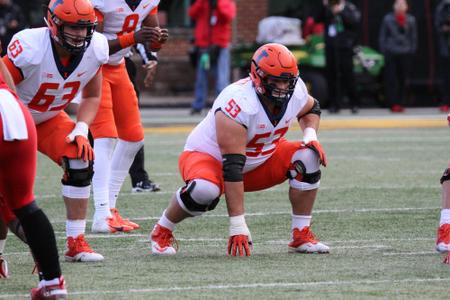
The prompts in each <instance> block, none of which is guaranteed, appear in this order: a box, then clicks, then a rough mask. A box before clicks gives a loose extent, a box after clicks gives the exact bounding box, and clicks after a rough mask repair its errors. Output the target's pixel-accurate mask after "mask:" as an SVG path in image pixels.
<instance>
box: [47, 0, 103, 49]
mask: <svg viewBox="0 0 450 300" xmlns="http://www.w3.org/2000/svg"><path fill="white" fill-rule="evenodd" d="M45 22H46V23H47V26H48V28H49V29H50V32H51V36H52V38H53V39H54V40H55V41H56V42H57V43H58V44H59V45H61V46H62V47H63V48H65V49H66V50H68V51H69V52H71V53H74V54H77V53H81V52H83V51H84V50H85V49H86V48H87V47H88V46H89V43H90V42H91V39H92V35H93V34H94V30H95V26H96V25H97V17H96V16H95V11H94V7H93V6H92V4H91V1H89V0H51V1H50V3H49V4H48V6H47V17H46V18H45ZM65 26H68V27H72V28H77V29H79V28H86V36H84V35H76V34H71V33H67V32H65V31H64V27H65Z"/></svg>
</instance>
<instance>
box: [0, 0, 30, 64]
mask: <svg viewBox="0 0 450 300" xmlns="http://www.w3.org/2000/svg"><path fill="white" fill-rule="evenodd" d="M25 27H26V22H25V17H24V15H23V13H22V10H21V9H20V7H19V6H18V5H16V4H15V3H12V2H11V0H0V40H1V42H2V44H3V45H8V44H9V42H10V41H11V38H12V37H13V35H14V34H15V33H17V32H19V31H20V30H22V29H24V28H25ZM1 54H2V56H4V55H5V54H6V46H5V47H4V49H3V50H2V53H1Z"/></svg>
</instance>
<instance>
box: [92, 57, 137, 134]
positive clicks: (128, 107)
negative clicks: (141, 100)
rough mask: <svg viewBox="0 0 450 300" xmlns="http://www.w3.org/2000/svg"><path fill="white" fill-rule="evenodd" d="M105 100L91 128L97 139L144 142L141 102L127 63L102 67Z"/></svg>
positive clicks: (103, 96) (102, 101)
mask: <svg viewBox="0 0 450 300" xmlns="http://www.w3.org/2000/svg"><path fill="white" fill-rule="evenodd" d="M102 72H103V73H102V74H103V82H102V98H101V102H100V107H99V109H98V112H97V116H96V117H95V120H94V122H93V123H92V124H91V126H90V127H89V129H90V130H91V133H92V135H93V136H94V138H95V139H96V138H117V137H119V138H120V139H122V140H125V141H128V142H138V141H141V140H143V139H144V129H143V128H142V124H141V115H140V113H139V105H138V99H137V96H136V92H135V90H134V87H133V84H132V83H131V81H130V78H129V77H128V73H127V70H126V68H125V63H122V64H120V65H117V66H112V65H103V69H102Z"/></svg>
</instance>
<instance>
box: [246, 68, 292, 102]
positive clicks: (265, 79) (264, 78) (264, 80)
mask: <svg viewBox="0 0 450 300" xmlns="http://www.w3.org/2000/svg"><path fill="white" fill-rule="evenodd" d="M253 63H255V62H254V61H253ZM255 64H256V63H255ZM256 75H257V76H258V77H259V78H260V82H261V83H260V87H259V88H257V89H256V92H257V93H258V94H259V95H260V96H263V97H264V98H266V99H268V100H269V101H270V102H272V103H273V104H274V105H275V106H278V107H281V106H283V105H284V104H287V103H288V102H289V100H290V99H291V97H292V95H293V93H294V90H295V85H296V84H297V80H298V76H294V75H292V74H290V73H282V74H281V75H280V76H274V75H267V74H265V73H264V71H263V70H261V69H260V68H259V67H258V66H256ZM269 80H273V81H287V82H288V86H287V88H286V89H280V88H278V87H277V86H276V85H275V84H274V83H269Z"/></svg>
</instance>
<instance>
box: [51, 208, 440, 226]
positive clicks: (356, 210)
mask: <svg viewBox="0 0 450 300" xmlns="http://www.w3.org/2000/svg"><path fill="white" fill-rule="evenodd" d="M437 209H439V207H437V206H436V207H391V208H389V207H386V208H346V209H316V210H314V211H313V214H314V215H316V214H330V213H331V214H332V213H373V212H406V211H426V210H437ZM290 214H291V213H290V212H289V211H288V210H286V211H273V212H255V213H246V214H245V215H246V216H247V217H265V216H276V215H290ZM202 217H204V218H205V217H206V218H228V215H227V214H204V215H203V216H202ZM159 218H160V216H149V217H135V218H134V217H131V218H130V219H131V220H135V221H148V220H159ZM87 221H88V222H92V220H91V219H88V220H87ZM51 223H52V224H61V223H66V221H65V220H54V221H52V222H51Z"/></svg>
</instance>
